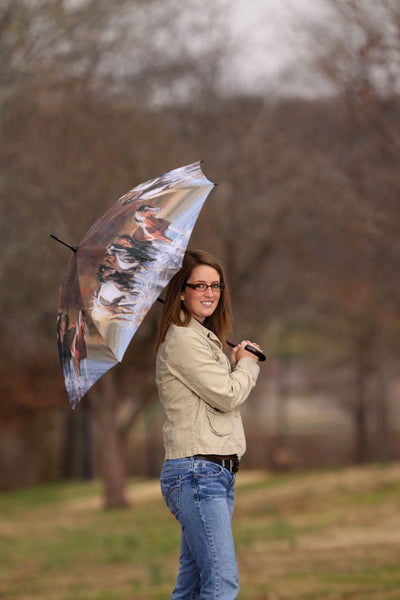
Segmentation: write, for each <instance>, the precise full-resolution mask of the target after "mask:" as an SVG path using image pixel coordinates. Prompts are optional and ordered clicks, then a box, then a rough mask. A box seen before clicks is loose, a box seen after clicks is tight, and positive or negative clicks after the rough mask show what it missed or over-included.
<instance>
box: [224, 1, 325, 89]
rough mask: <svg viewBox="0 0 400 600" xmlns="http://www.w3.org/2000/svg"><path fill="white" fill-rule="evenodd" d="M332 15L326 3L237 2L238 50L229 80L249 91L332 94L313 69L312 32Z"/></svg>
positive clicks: (233, 10)
mask: <svg viewBox="0 0 400 600" xmlns="http://www.w3.org/2000/svg"><path fill="white" fill-rule="evenodd" d="M329 17H330V15H329V7H328V5H327V3H326V2H325V0H232V2H231V3H230V28H231V32H232V36H233V40H234V44H233V46H234V48H236V51H235V52H233V54H232V58H231V61H230V64H229V65H228V72H227V77H229V79H230V80H231V81H236V85H237V86H239V87H241V88H242V89H243V90H247V91H249V92H254V91H256V92H257V91H259V90H261V91H262V90H264V89H270V90H274V89H276V90H277V91H278V90H279V93H287V94H300V95H303V96H313V95H315V94H316V93H324V91H328V90H327V88H326V87H324V84H323V83H322V82H321V81H317V80H316V79H315V76H313V74H312V72H311V68H310V67H309V66H308V63H309V58H310V54H309V46H308V40H309V36H308V30H309V28H310V27H311V26H313V25H315V24H316V23H318V22H320V21H321V20H327V19H329ZM288 70H290V77H289V76H288ZM235 74H236V77H235ZM325 85H326V84H325Z"/></svg>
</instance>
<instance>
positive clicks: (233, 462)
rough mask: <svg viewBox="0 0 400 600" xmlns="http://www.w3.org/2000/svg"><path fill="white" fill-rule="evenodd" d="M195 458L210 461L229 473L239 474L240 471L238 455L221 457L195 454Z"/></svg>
mask: <svg viewBox="0 0 400 600" xmlns="http://www.w3.org/2000/svg"><path fill="white" fill-rule="evenodd" d="M194 458H201V459H202V460H209V461H210V462H213V463H216V464H217V465H220V466H221V467H224V468H225V469H228V471H229V473H237V472H238V471H239V459H238V457H237V455H236V454H229V455H228V456H219V455H217V454H195V457H194Z"/></svg>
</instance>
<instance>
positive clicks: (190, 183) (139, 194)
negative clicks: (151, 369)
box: [51, 162, 265, 409]
mask: <svg viewBox="0 0 400 600" xmlns="http://www.w3.org/2000/svg"><path fill="white" fill-rule="evenodd" d="M213 186H214V184H213V183H211V182H210V181H209V180H208V179H207V178H206V177H205V175H204V173H203V172H202V170H201V166H200V163H199V162H196V163H193V164H190V165H187V166H184V167H181V168H179V169H174V170H173V171H170V172H169V173H166V174H164V175H162V176H161V177H156V178H154V179H151V180H150V181H147V182H145V183H142V184H140V185H138V186H137V187H135V188H134V189H132V190H131V191H130V192H128V193H127V194H125V195H124V196H122V198H120V199H119V200H118V201H117V202H115V203H114V204H113V205H112V206H111V208H110V209H109V210H108V211H107V212H106V213H105V214H104V215H103V216H102V217H101V218H100V219H99V220H98V221H96V223H95V224H94V225H93V226H92V227H91V228H90V229H89V231H88V232H87V234H86V236H85V237H84V239H83V240H82V242H81V243H80V244H79V246H77V247H74V246H70V245H69V244H67V243H65V242H63V241H62V240H60V239H59V238H58V237H56V236H54V235H53V234H51V236H52V237H54V238H55V239H57V240H58V241H60V242H61V243H63V244H65V245H67V246H69V247H70V248H71V249H72V250H73V251H74V254H73V256H72V258H71V260H70V263H69V265H68V270H67V275H66V277H65V280H64V282H63V284H62V287H61V291H60V296H59V302H58V316H57V339H58V349H59V353H60V359H61V365H62V370H63V374H64V379H65V385H66V388H67V392H68V395H69V399H70V402H71V405H72V408H74V409H75V408H76V406H77V404H78V402H79V401H80V400H81V398H82V397H83V396H84V395H85V394H86V392H87V391H88V390H89V389H90V387H91V386H92V385H93V384H94V383H95V382H96V381H97V380H98V379H99V378H100V377H101V376H102V375H103V374H104V373H106V372H107V371H108V370H109V369H111V367H113V366H114V365H116V364H117V363H119V362H120V361H121V360H122V357H123V356H124V354H125V351H126V349H127V348H128V345H129V343H130V341H131V339H132V337H133V336H134V334H135V332H136V330H137V328H138V327H139V325H140V324H141V322H142V321H143V319H144V317H145V316H146V314H147V312H148V311H149V309H150V307H151V306H152V304H153V303H154V301H155V300H157V299H159V294H160V293H161V291H162V290H163V289H164V287H165V286H166V285H167V283H168V282H169V280H170V279H171V278H172V277H173V275H174V274H175V273H176V272H177V271H178V270H179V268H180V267H181V265H182V260H183V255H184V252H185V249H186V246H187V244H188V241H189V238H190V235H191V233H192V230H193V227H194V225H195V222H196V220H197V217H198V215H199V213H200V210H201V208H202V206H203V204H204V202H205V200H206V198H207V196H208V194H209V193H210V191H211V189H212V188H213ZM227 342H228V343H229V344H230V345H234V343H233V342H230V341H229V340H227ZM246 348H247V349H248V350H250V351H253V352H254V353H255V354H257V355H258V357H259V359H260V360H265V356H264V355H262V354H261V353H260V352H259V351H258V350H257V349H255V348H252V347H250V346H247V347H246Z"/></svg>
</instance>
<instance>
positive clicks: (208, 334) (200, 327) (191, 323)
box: [188, 317, 222, 348]
mask: <svg viewBox="0 0 400 600" xmlns="http://www.w3.org/2000/svg"><path fill="white" fill-rule="evenodd" d="M188 327H190V328H191V329H193V330H194V331H198V332H199V333H200V334H201V335H203V336H206V337H207V338H208V339H209V340H211V341H213V342H214V343H216V344H218V346H219V347H220V348H222V344H221V342H220V340H219V338H218V337H217V336H216V335H215V333H213V332H212V331H210V330H209V329H207V327H205V326H204V325H202V324H201V323H200V322H199V321H197V319H195V318H194V317H192V318H191V319H190V321H189V325H188Z"/></svg>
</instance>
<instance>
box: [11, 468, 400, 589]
mask: <svg viewBox="0 0 400 600" xmlns="http://www.w3.org/2000/svg"><path fill="white" fill-rule="evenodd" d="M399 492H400V465H396V464H392V465H388V466H386V467H384V466H383V467H382V466H369V467H365V468H349V469H343V470H338V471H322V472H307V473H292V474H288V473H286V474H284V475H281V476H280V475H275V476H273V475H271V474H268V473H251V472H247V473H246V472H242V473H240V475H239V477H238V485H237V493H236V507H235V514H234V522H233V528H234V534H235V540H236V546H237V556H238V563H239V571H240V580H241V592H240V596H239V597H240V599H241V600H320V599H321V600H322V599H324V600H339V599H343V600H344V599H351V600H395V599H396V600H398V598H400V569H399V563H400V511H399ZM128 495H129V499H130V502H131V505H130V508H129V509H126V510H121V511H104V510H103V509H102V506H101V485H100V483H99V482H89V483H88V482H82V483H81V482H78V483H76V482H74V483H60V484H52V485H46V486H40V487H37V488H33V489H28V490H18V491H15V492H10V493H5V494H3V495H2V496H0V598H5V599H7V600H8V599H10V600H11V599H14V598H18V599H19V600H38V599H40V600H117V599H118V600H128V599H129V600H132V599H135V600H166V599H167V598H169V597H170V593H171V590H172V588H173V585H174V581H175V576H176V570H177V563H178V553H179V527H178V525H177V523H176V522H175V520H174V518H173V517H172V516H171V515H170V514H169V513H168V510H167V509H166V507H165V506H164V504H163V502H162V500H161V497H160V493H159V486H158V482H156V481H150V482H148V481H132V482H130V484H129V488H128Z"/></svg>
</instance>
